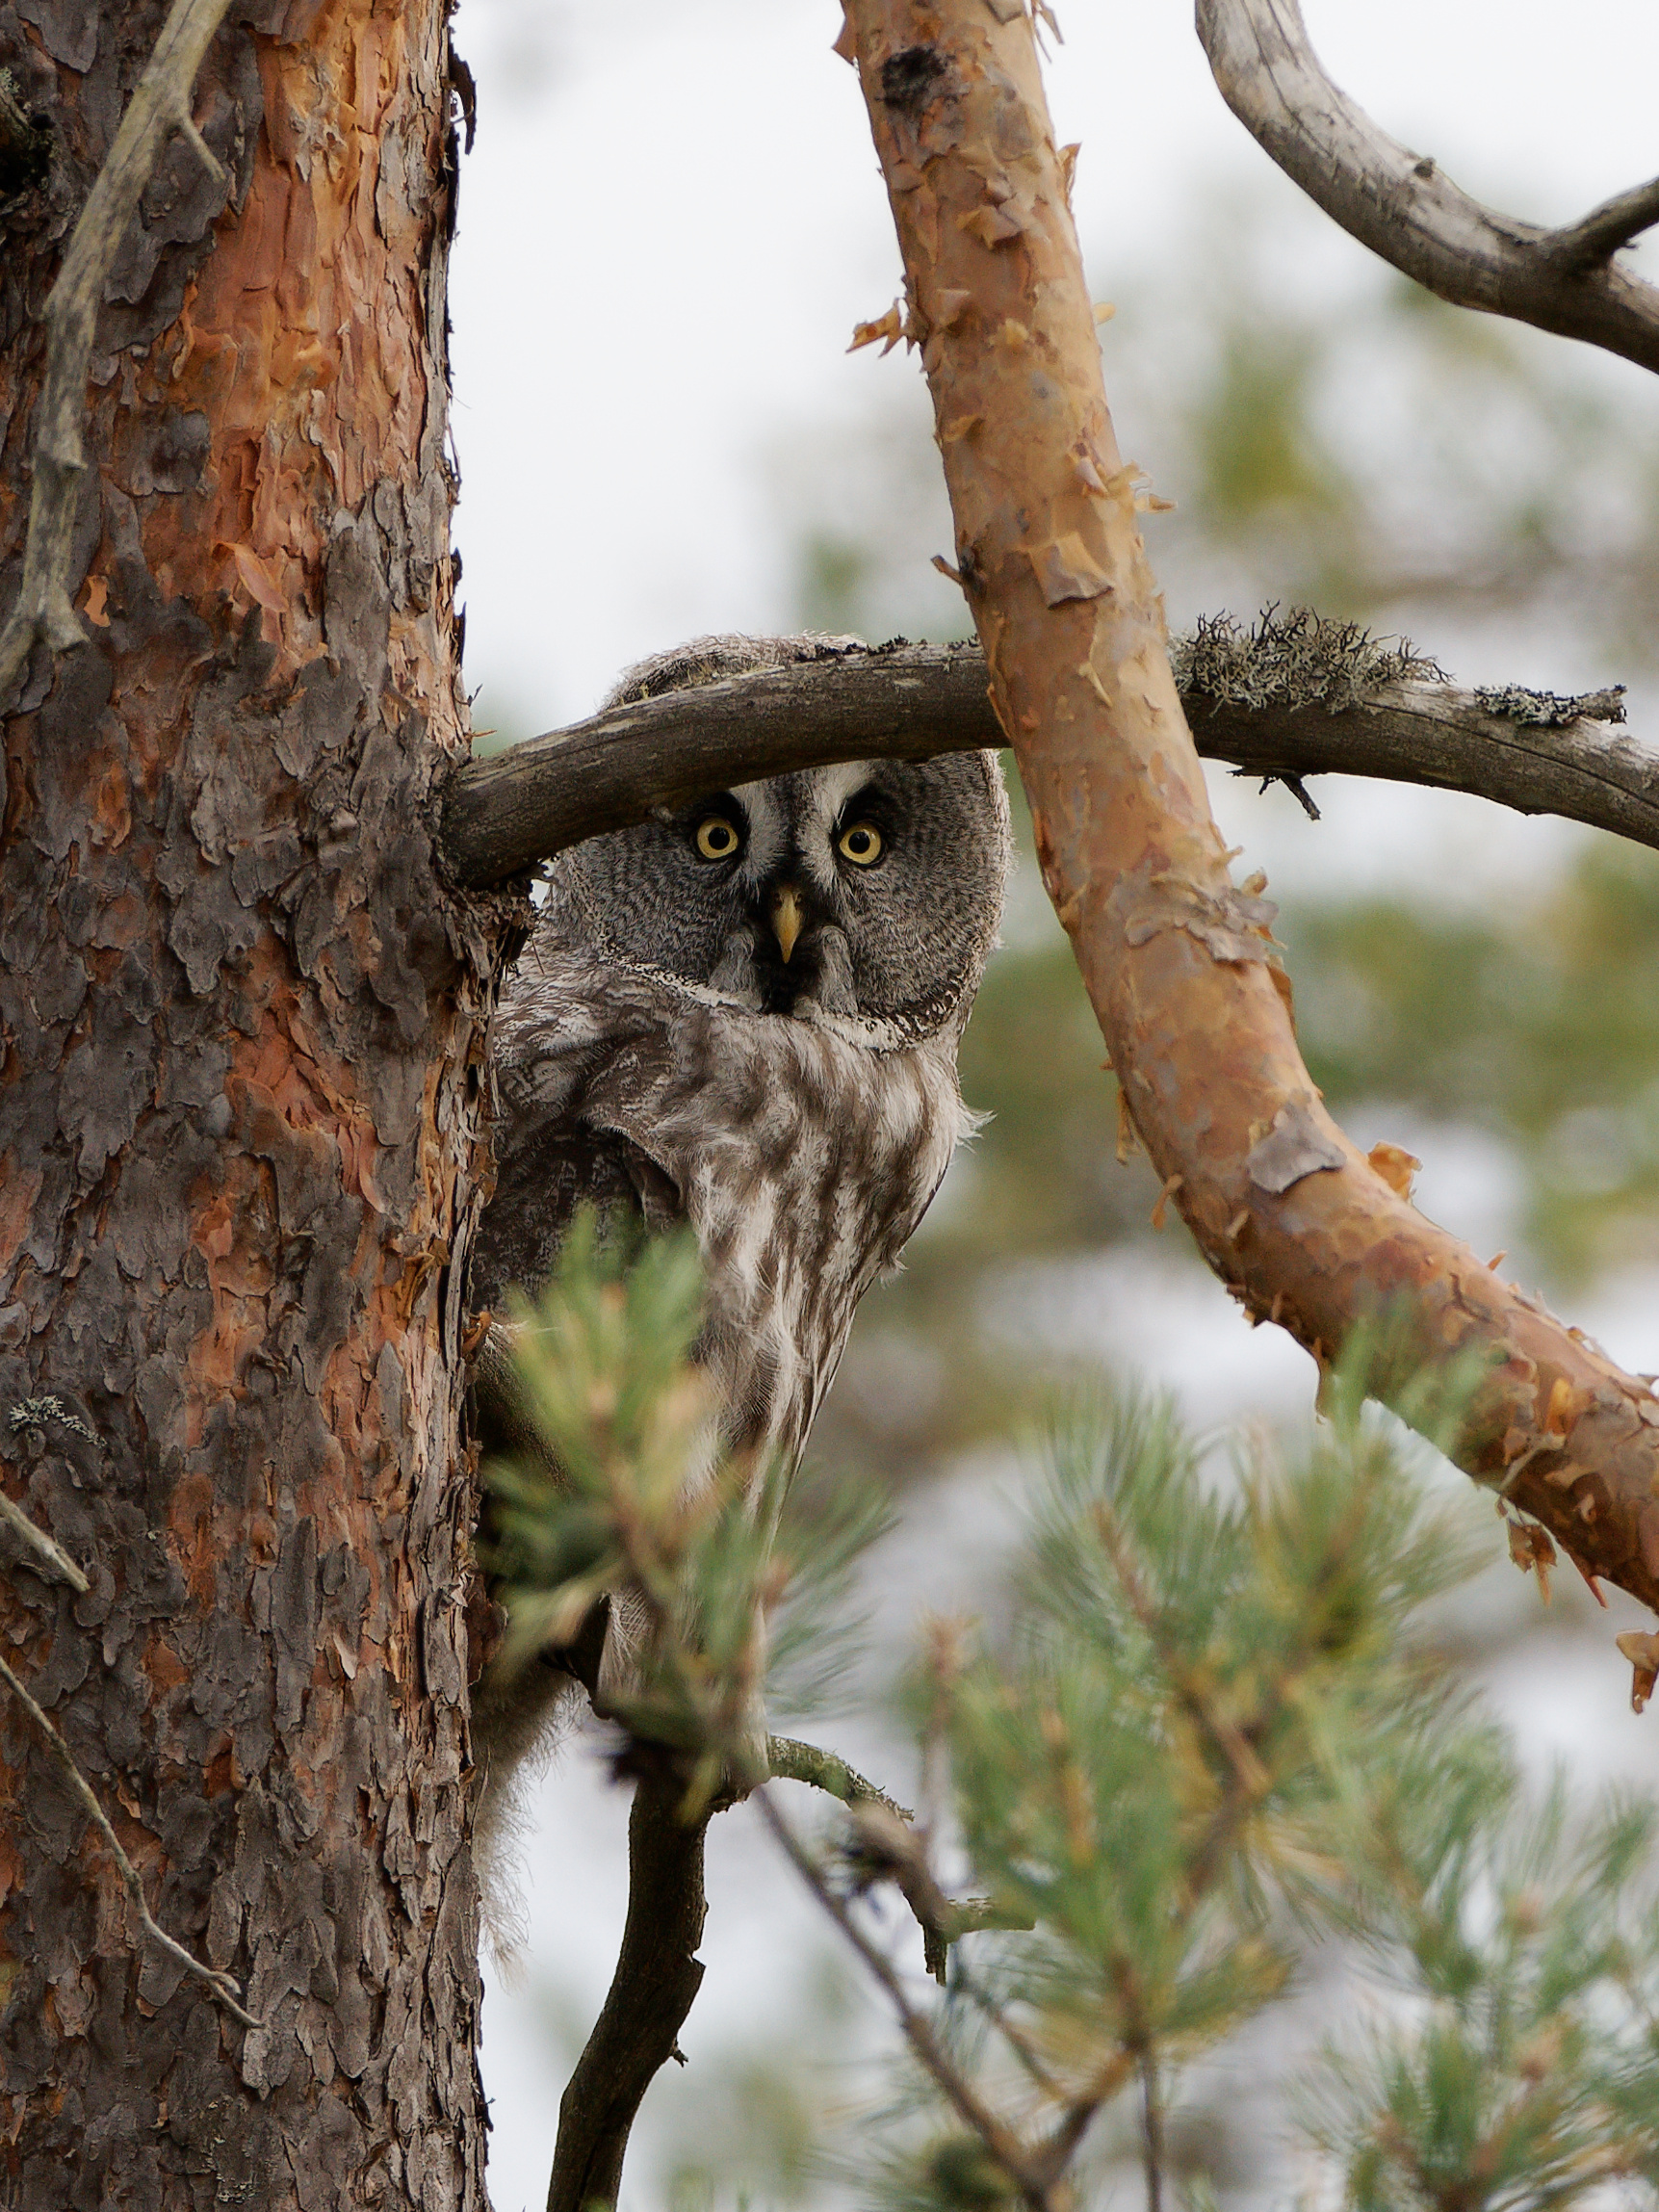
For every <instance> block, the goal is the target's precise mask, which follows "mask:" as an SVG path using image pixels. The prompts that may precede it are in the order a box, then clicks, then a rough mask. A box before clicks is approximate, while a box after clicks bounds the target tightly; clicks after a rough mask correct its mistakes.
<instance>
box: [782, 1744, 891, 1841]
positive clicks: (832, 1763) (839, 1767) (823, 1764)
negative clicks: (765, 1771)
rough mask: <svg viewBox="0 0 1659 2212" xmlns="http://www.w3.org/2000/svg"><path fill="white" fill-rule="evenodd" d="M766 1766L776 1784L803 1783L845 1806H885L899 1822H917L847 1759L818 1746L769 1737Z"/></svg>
mask: <svg viewBox="0 0 1659 2212" xmlns="http://www.w3.org/2000/svg"><path fill="white" fill-rule="evenodd" d="M766 1764H767V1765H768V1766H769V1767H770V1769H771V1773H772V1779H773V1780H774V1781H776V1782H803V1783H806V1784H807V1785H808V1787H809V1788H811V1789H821V1790H823V1791H825V1792H826V1793H827V1794H828V1795H829V1796H831V1797H833V1798H836V1799H838V1800H839V1801H840V1802H841V1803H842V1805H884V1806H885V1807H886V1808H887V1809H888V1811H889V1812H891V1813H892V1814H893V1815H894V1818H895V1819H898V1820H914V1819H915V1818H916V1815H915V1813H913V1812H912V1811H910V1810H909V1809H908V1808H907V1807H905V1806H902V1805H900V1804H899V1802H898V1800H897V1799H896V1798H894V1797H889V1796H888V1794H887V1792H886V1790H885V1789H878V1788H877V1787H876V1785H875V1783H873V1782H870V1781H868V1779H867V1778H866V1777H865V1776H864V1775H862V1774H860V1773H859V1771H858V1769H857V1768H856V1767H853V1766H848V1764H847V1762H846V1760H845V1759H844V1758H841V1757H837V1755H836V1754H835V1753H834V1752H833V1751H820V1750H819V1749H818V1747H817V1744H810V1743H802V1742H801V1741H800V1740H799V1738H798V1737H796V1736H767V1738H766Z"/></svg>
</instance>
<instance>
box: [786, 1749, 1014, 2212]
mask: <svg viewBox="0 0 1659 2212" xmlns="http://www.w3.org/2000/svg"><path fill="white" fill-rule="evenodd" d="M751 1802H752V1803H753V1804H754V1805H755V1806H757V1807H758V1808H759V1809H760V1813H761V1817H762V1819H763V1820H764V1821H765V1824H766V1826H767V1827H768V1828H769V1829H770V1830H771V1832H772V1835H773V1836H774V1838H775V1839H776V1841H777V1843H778V1846H779V1848H780V1849H781V1850H782V1851H783V1853H784V1856H785V1857H786V1858H787V1859H788V1860H789V1861H790V1863H791V1866H793V1867H794V1869H795V1871H796V1873H797V1874H799V1876H800V1877H801V1880H802V1881H803V1882H804V1883H805V1884H806V1886H807V1887H808V1888H809V1889H810V1890H811V1891H812V1893H813V1895H814V1896H815V1897H816V1898H817V1901H818V1903H819V1904H820V1905H821V1906H822V1907H823V1909H824V1911H825V1912H826V1913H828V1914H829V1916H830V1918H831V1919H832V1920H833V1921H834V1922H835V1924H836V1926H837V1927H838V1928H839V1929H840V1930H841V1932H842V1935H843V1936H844V1937H845V1939H846V1940H847V1941H848V1942H849V1943H850V1944H851V1945H852V1947H853V1949H854V1950H855V1951H856V1952H857V1953H858V1955H859V1957H860V1958H861V1959H862V1960H863V1961H864V1963H865V1965H867V1966H868V1969H869V1971H870V1973H871V1974H872V1975H873V1976H874V1977H875V1979H876V1981H877V1982H879V1983H880V1985H881V1987H882V1990H883V1991H885V1993H886V1995H887V1998H888V2001H889V2002H890V2004H891V2005H892V2006H893V2009H894V2013H895V2014H896V2015H897V2017H898V2024H899V2027H900V2029H901V2031H902V2033H903V2035H904V2040H905V2041H906V2043H909V2045H910V2047H911V2049H912V2050H913V2051H914V2052H915V2053H916V2056H917V2058H918V2059H919V2060H920V2064H921V2065H922V2067H923V2068H924V2069H925V2070H926V2071H927V2073H928V2074H929V2075H930V2076H931V2077H932V2079H933V2081H934V2083H935V2085H936V2086H937V2087H938V2089H939V2090H940V2091H941V2092H942V2094H943V2095H945V2097H946V2100H947V2101H948V2102H949V2103H950V2104H951V2105H952V2106H954V2108H955V2110H956V2112H957V2113H958V2115H959V2116H960V2117H961V2119H962V2120H963V2121H965V2122H966V2123H967V2125H968V2126H970V2127H971V2128H972V2130H973V2132H974V2133H975V2134H976V2135H977V2136H978V2137H979V2139H980V2141H981V2142H982V2143H983V2144H984V2145H985V2147H986V2148H987V2149H988V2150H989V2151H990V2152H991V2154H992V2156H993V2157H994V2158H995V2159H996V2160H997V2161H998V2164H999V2165H1000V2166H1001V2167H1002V2169H1003V2171H1004V2172H1005V2173H1007V2175H1008V2178H1009V2179H1010V2180H1011V2181H1012V2182H1013V2183H1014V2186H1015V2187H1016V2188H1017V2189H1018V2190H1019V2192H1020V2194H1021V2196H1022V2197H1023V2198H1024V2199H1025V2202H1026V2203H1027V2204H1028V2205H1029V2206H1030V2207H1031V2208H1032V2212H1049V2206H1050V2189H1051V2187H1052V2176H1051V2175H1045V2174H1044V2173H1042V2172H1041V2171H1040V2170H1039V2168H1038V2165H1037V2164H1036V2163H1035V2162H1034V2161H1033V2160H1032V2158H1031V2156H1030V2154H1029V2152H1028V2150H1027V2148H1026V2146H1025V2145H1024V2143H1022V2142H1021V2141H1020V2139H1019V2137H1018V2136H1016V2135H1014V2134H1013V2133H1012V2132H1011V2131H1010V2130H1009V2129H1008V2128H1007V2127H1005V2126H1004V2125H1003V2123H1002V2121H1000V2120H999V2119H998V2116H997V2115H996V2113H995V2112H993V2111H992V2110H991V2108H990V2106H989V2105H987V2104H986V2103H984V2102H983V2100H982V2099H981V2098H980V2097H979V2095H977V2094H976V2092H975V2091H974V2088H973V2085H972V2082H970V2081H969V2080H968V2079H967V2078H966V2077H965V2076H964V2075H963V2073H962V2072H961V2071H960V2069H958V2068H957V2067H956V2066H955V2065H953V2064H952V2062H951V2060H950V2058H949V2056H948V2055H947V2053H946V2051H945V2049H944V2047H943V2046H942V2044H941V2043H940V2042H939V2039H938V2037H937V2036H936V2035H935V2034H934V2032H933V2028H932V2025H931V2023H930V2022H929V2021H928V2020H927V2018H926V2017H924V2015H922V2014H921V2013H920V2012H918V2011H917V2009H916V2007H915V2006H914V2005H913V2004H912V2003H911V2001H910V1999H909V1998H908V1997H907V1996H906V1995H905V1993H904V1985H903V1983H902V1982H901V1981H900V1980H899V1978H898V1976H897V1974H896V1973H895V1972H894V1969H893V1966H892V1965H891V1964H890V1963H889V1961H888V1960H887V1959H885V1958H884V1957H883V1956H882V1954H881V1952H880V1951H879V1950H877V1948H876V1946H875V1945H874V1944H873V1943H872V1942H871V1941H870V1940H869V1939H868V1936H866V1934H865V1933H864V1930H863V1929H862V1928H861V1927H860V1926H859V1925H858V1922H857V1921H856V1920H855V1919H854V1918H853V1916H852V1914H851V1913H849V1912H848V1910H847V1908H846V1906H845V1904H844V1903H843V1901H842V1899H841V1898H840V1897H838V1896H837V1895H836V1892H835V1890H834V1889H833V1888H832V1887H831V1886H830V1884H829V1882H828V1881H827V1880H826V1878H825V1876H824V1872H823V1869H822V1868H821V1867H820V1866H819V1865H818V1863H817V1860H815V1859H814V1857H813V1855H812V1853H811V1852H810V1851H808V1850H807V1848H806V1846H805V1845H804V1844H803V1843H802V1842H801V1840H800V1838H799V1837H798V1836H797V1835H795V1832H794V1830H793V1829H792V1828H791V1825H790V1823H789V1821H788V1820H787V1819H786V1818H785V1817H784V1814H783V1813H782V1812H781V1811H780V1810H779V1809H778V1807H777V1805H776V1803H775V1802H774V1800H773V1797H772V1793H771V1791H770V1789H769V1788H762V1789H758V1790H756V1792H755V1794H754V1797H753V1799H752V1800H751Z"/></svg>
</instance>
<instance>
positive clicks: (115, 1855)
mask: <svg viewBox="0 0 1659 2212" xmlns="http://www.w3.org/2000/svg"><path fill="white" fill-rule="evenodd" d="M0 1680H4V1681H5V1682H6V1683H7V1684H8V1686H9V1687H10V1689H11V1691H12V1693H13V1696H14V1697H15V1698H16V1699H17V1701H18V1703H19V1704H20V1705H22V1706H23V1709H24V1711H25V1712H27V1714H28V1715H29V1718H30V1719H31V1720H32V1721H33V1722H34V1724H35V1726H36V1728H37V1729H38V1730H39V1733H40V1737H41V1740H42V1741H43V1742H44V1744H45V1746H46V1748H47V1750H48V1751H49V1752H50V1753H51V1755H52V1757H53V1758H54V1759H55V1760H56V1762H57V1764H58V1767H59V1769H60V1770H61V1772H62V1773H63V1776H64V1779H65V1782H67V1783H68V1784H69V1786H70V1788H71V1789H72V1790H73V1791H74V1793H75V1796H76V1797H77V1798H78V1799H79V1801H80V1803H81V1805H82V1807H83V1808H84V1809H85V1810H86V1813H87V1815H88V1817H89V1819H91V1822H92V1823H93V1825H94V1826H95V1827H96V1829H97V1831H98V1834H99V1835H101V1836H102V1837H103V1839H104V1841H105V1843H106V1844H107V1845H108V1847H109V1852H110V1856H111V1858H112V1859H114V1861H115V1862H116V1867H117V1872H118V1873H119V1875H120V1878H121V1886H122V1887H123V1888H124V1889H125V1890H126V1893H127V1895H128V1896H129V1897H130V1898H131V1899H132V1902H133V1906H134V1909H135V1910H136V1912H137V1913H138V1915H139V1919H140V1922H141V1924H142V1925H143V1932H144V1934H145V1935H146V1936H147V1937H148V1938H149V1939H150V1941H151V1942H152V1943H156V1944H158V1945H159V1946H160V1947H161V1949H162V1950H164V1951H165V1952H166V1953H167V1955H168V1958H169V1959H171V1960H172V1961H173V1962H174V1963H175V1964H176V1965H180V1966H182V1967H183V1968H184V1971H185V1972H186V1973H187V1974H190V1975H192V1976H194V1979H195V1980H196V1981H198V1982H201V1983H203V1984H204V1985H205V1987H206V1988H207V1989H208V1990H209V1991H211V1992H212V1994H213V1995H214V1996H215V1997H216V1998H217V1999H218V2000H219V2002H220V2004H221V2005H222V2006H223V2007H224V2009H225V2011H226V2012H227V2013H229V2014H230V2015H231V2016H232V2017H234V2018H236V2019H239V2020H240V2021H241V2022H242V2024H243V2026H244V2027H245V2028H258V2027H263V2026H264V2025H265V2022H264V2021H263V2020H259V2019H255V2017H254V2016H253V2015H252V2014H251V2013H250V2012H247V2011H246V2010H245V2008H244V2006H243V2003H242V1991H241V1990H240V1989H239V1988H238V1987H237V1985H236V1983H235V1982H234V1981H233V1980H232V1979H231V1977H230V1975H228V1974H221V1973H220V1972H219V1970H218V1969H217V1968H216V1967H213V1966H204V1965H202V1963H201V1961H200V1960H199V1959H195V1958H193V1957H192V1956H191V1954H190V1952H188V1951H187V1950H186V1949H185V1947H184V1945H183V1944H182V1943H179V1942H175V1941H174V1939H172V1937H171V1936H169V1935H168V1932H167V1930H166V1929H165V1928H163V1927H162V1926H160V1925H159V1923H158V1922H157V1921H156V1919H155V1918H154V1916H153V1914H152V1913H151V1912H150V1909H149V1907H148V1905H147V1904H146V1903H145V1902H144V1887H143V1882H141V1881H140V1879H139V1870H138V1868H137V1867H136V1866H135V1865H134V1864H133V1862H132V1861H131V1860H130V1859H129V1858H128V1857H127V1855H126V1853H125V1852H124V1851H123V1850H122V1849H121V1840H120V1837H119V1836H118V1835H117V1834H116V1832H115V1830H114V1829H113V1828H112V1827H111V1825H110V1822H109V1818H108V1816H107V1814H106V1813H105V1811H104V1809H103V1807H102V1806H101V1805H100V1804H99V1803H98V1801H97V1799H96V1797H95V1796H94V1795H93V1794H92V1788H91V1783H89V1782H88V1781H87V1778H86V1776H85V1775H84V1774H83V1773H82V1772H81V1770H80V1768H79V1767H78V1766H77V1765H76V1764H75V1757H74V1754H73V1752H71V1751H70V1749H69V1747H68V1745H67V1744H66V1743H65V1741H64V1738H63V1736H62V1735H61V1734H60V1733H59V1731H58V1730H57V1729H56V1728H55V1727H54V1726H53V1724H52V1722H51V1720H50V1719H49V1718H48V1717H47V1715H46V1713H45V1712H44V1711H42V1709H41V1708H40V1706H39V1705H37V1704H36V1703H35V1701H34V1699H33V1698H32V1697H31V1696H30V1695H29V1693H28V1691H27V1690H26V1689H25V1688H24V1687H23V1685H22V1683H21V1682H20V1681H19V1680H18V1679H17V1678H16V1676H15V1675H14V1674H13V1672H12V1669H11V1668H10V1667H9V1666H8V1665H7V1664H6V1661H5V1660H4V1659H0Z"/></svg>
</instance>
